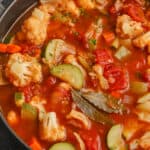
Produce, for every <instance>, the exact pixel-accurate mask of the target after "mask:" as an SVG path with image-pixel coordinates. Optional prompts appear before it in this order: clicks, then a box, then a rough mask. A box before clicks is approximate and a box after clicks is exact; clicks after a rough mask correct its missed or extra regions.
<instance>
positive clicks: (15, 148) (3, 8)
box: [0, 0, 37, 150]
mask: <svg viewBox="0 0 150 150" xmlns="http://www.w3.org/2000/svg"><path fill="white" fill-rule="evenodd" d="M36 3H37V0H0V42H2V41H3V40H4V39H5V37H6V36H7V34H8V33H9V32H10V30H11V29H12V28H13V26H14V25H15V24H16V23H17V22H18V20H20V19H21V18H22V17H23V16H24V14H25V13H26V12H27V11H29V9H30V8H31V7H33V6H34V5H36ZM0 150H30V148H29V147H28V146H27V145H26V144H25V143H24V142H23V141H22V140H21V139H20V138H19V137H18V136H17V135H16V133H15V132H14V131H13V130H12V129H11V128H10V127H9V125H8V124H7V122H6V120H5V118H4V116H3V111H2V108H0Z"/></svg>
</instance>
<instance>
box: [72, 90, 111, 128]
mask: <svg viewBox="0 0 150 150" xmlns="http://www.w3.org/2000/svg"><path fill="white" fill-rule="evenodd" d="M72 98H73V101H74V102H75V103H76V105H77V106H78V107H79V108H80V109H81V111H82V112H83V113H84V114H85V115H87V116H88V117H89V118H90V119H92V120H94V121H96V122H98V123H102V124H107V125H113V120H112V119H111V118H110V117H109V115H108V113H106V112H105V111H102V110H100V109H98V108H97V107H96V106H94V105H93V104H91V103H89V102H88V101H87V100H86V99H84V98H83V97H82V96H81V94H80V92H78V91H75V90H72Z"/></svg>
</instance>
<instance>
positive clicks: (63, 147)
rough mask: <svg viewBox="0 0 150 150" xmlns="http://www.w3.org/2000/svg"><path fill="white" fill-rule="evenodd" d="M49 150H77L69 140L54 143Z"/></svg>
mask: <svg viewBox="0 0 150 150" xmlns="http://www.w3.org/2000/svg"><path fill="white" fill-rule="evenodd" d="M49 150H76V149H75V147H74V146H73V145H72V144H71V143H68V142H60V143H56V144H54V145H53V146H52V147H50V148H49Z"/></svg>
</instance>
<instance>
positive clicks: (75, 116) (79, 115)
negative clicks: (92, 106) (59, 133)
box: [67, 109, 91, 129]
mask: <svg viewBox="0 0 150 150" xmlns="http://www.w3.org/2000/svg"><path fill="white" fill-rule="evenodd" d="M67 119H75V120H77V121H79V122H81V123H82V124H83V125H84V127H85V128H86V129H90V128H91V122H90V120H89V119H88V118H87V117H86V116H85V115H84V114H83V113H81V112H79V111H76V110H74V109H72V110H71V112H70V113H69V114H68V115H67Z"/></svg>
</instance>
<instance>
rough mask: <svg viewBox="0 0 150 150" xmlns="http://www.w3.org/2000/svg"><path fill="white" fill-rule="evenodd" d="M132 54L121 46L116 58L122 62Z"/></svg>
mask: <svg viewBox="0 0 150 150" xmlns="http://www.w3.org/2000/svg"><path fill="white" fill-rule="evenodd" d="M130 54H131V52H130V50H128V49H127V48H126V47H124V46H121V47H120V48H119V50H118V51H117V52H116V53H115V57H116V58H117V59H119V60H122V59H123V58H125V57H127V56H129V55H130Z"/></svg>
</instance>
